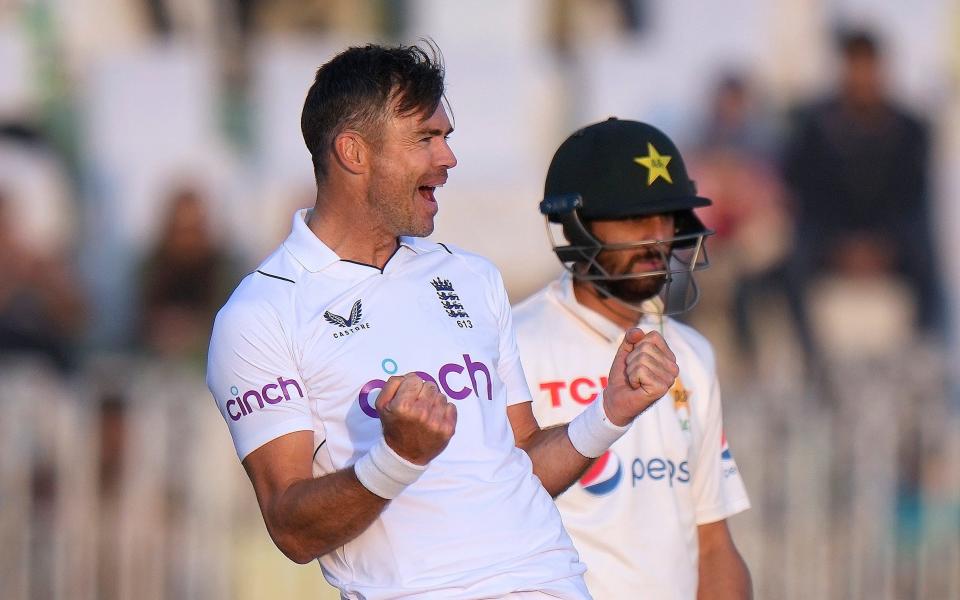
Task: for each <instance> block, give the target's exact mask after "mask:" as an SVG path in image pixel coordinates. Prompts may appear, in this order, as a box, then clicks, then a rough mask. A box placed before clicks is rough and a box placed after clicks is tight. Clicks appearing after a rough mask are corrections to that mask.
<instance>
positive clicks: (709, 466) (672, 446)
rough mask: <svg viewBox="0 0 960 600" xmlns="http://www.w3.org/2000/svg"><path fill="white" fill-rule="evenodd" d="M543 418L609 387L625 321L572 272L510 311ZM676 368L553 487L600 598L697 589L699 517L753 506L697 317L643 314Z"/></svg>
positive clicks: (545, 421)
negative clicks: (601, 449)
mask: <svg viewBox="0 0 960 600" xmlns="http://www.w3.org/2000/svg"><path fill="white" fill-rule="evenodd" d="M514 318H515V319H516V325H517V339H518V344H519V347H520V353H521V359H522V361H523V369H524V372H525V373H526V376H527V380H528V382H529V385H530V389H531V390H532V391H533V397H534V399H533V408H534V414H535V415H536V417H537V420H538V421H539V422H540V424H541V426H544V427H546V426H548V425H552V424H555V423H566V422H569V421H570V420H572V419H573V418H574V417H575V416H576V415H577V414H579V413H580V412H582V411H583V409H584V408H585V407H586V406H587V405H588V404H590V403H591V402H595V401H596V400H597V399H598V398H600V397H601V394H602V391H603V388H604V387H605V386H606V379H607V374H608V372H609V370H610V362H611V361H612V360H613V356H614V354H615V353H616V350H617V348H618V346H619V345H620V342H621V340H622V339H623V334H624V331H623V329H621V328H620V327H619V326H618V325H616V324H614V323H612V322H611V321H609V320H607V319H606V318H604V317H602V316H601V315H599V314H597V313H595V312H594V311H592V310H590V309H588V308H586V307H584V306H581V305H580V304H579V303H578V302H577V300H576V298H575V297H574V295H573V285H572V281H571V279H570V277H569V276H568V275H566V274H565V275H563V276H562V277H561V278H560V279H559V280H556V281H554V282H552V283H551V284H549V285H548V286H547V287H546V288H544V289H543V290H541V291H540V292H538V293H537V294H534V295H533V296H531V297H530V298H528V299H527V300H525V301H524V302H522V303H521V304H519V305H518V306H517V307H516V309H515V311H514ZM638 326H639V327H640V328H642V329H643V330H644V331H651V330H658V331H661V333H662V334H663V336H664V339H666V341H667V345H669V346H670V349H671V350H673V352H674V354H675V355H676V357H677V364H678V365H679V367H680V376H679V377H678V378H677V380H676V382H675V383H674V386H673V388H672V389H671V390H670V391H669V392H668V393H667V395H666V396H665V397H663V398H661V399H660V400H658V401H657V402H656V403H655V404H654V405H653V406H651V407H650V408H649V409H647V410H646V411H645V412H644V413H643V414H642V415H640V416H639V417H638V418H637V419H636V421H635V422H634V424H633V427H632V428H631V429H630V430H629V431H628V432H627V433H626V434H625V435H624V436H623V437H622V438H620V439H619V440H618V441H617V442H616V443H614V445H613V446H612V447H611V448H610V450H609V451H607V452H606V453H605V454H604V455H603V456H601V457H600V458H599V459H598V460H597V461H596V462H595V463H594V464H593V466H592V467H591V468H590V469H589V470H588V471H587V472H586V474H585V475H584V476H583V477H582V478H581V479H580V481H579V482H578V483H575V484H574V485H573V486H572V487H571V488H570V489H569V490H567V491H566V492H564V493H563V494H562V495H561V496H560V497H558V498H557V505H558V507H559V508H560V513H561V515H562V516H563V521H564V525H565V526H566V528H567V531H568V532H570V535H571V537H572V538H573V541H574V544H575V545H576V547H577V550H578V551H579V552H580V557H581V559H582V560H583V562H584V563H585V564H586V565H587V573H586V575H585V578H586V581H587V587H588V588H589V590H590V593H592V594H593V595H594V597H596V598H597V600H616V599H620V598H644V599H653V600H661V599H684V600H692V599H693V598H696V596H697V566H698V544H697V525H702V524H705V523H711V522H715V521H719V520H721V519H725V518H727V517H729V516H731V515H733V514H735V513H738V512H740V511H743V510H746V509H747V508H749V506H750V502H749V500H748V498H747V494H746V491H745V490H744V486H743V482H742V480H741V479H740V475H739V472H738V470H737V465H736V463H735V462H734V459H733V456H732V455H731V454H730V451H729V449H728V447H727V444H726V441H725V440H724V436H723V428H722V417H721V410H720V388H719V385H718V383H717V377H716V369H715V366H714V356H713V350H712V349H711V347H710V344H709V343H708V342H707V340H706V339H704V338H703V336H701V335H700V334H699V333H697V332H696V331H694V330H693V329H691V328H690V327H688V326H686V325H684V324H682V323H679V322H677V321H674V320H672V319H670V318H663V319H662V320H661V318H659V317H650V316H647V317H644V319H643V320H641V321H640V323H638Z"/></svg>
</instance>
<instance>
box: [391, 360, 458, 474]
mask: <svg viewBox="0 0 960 600" xmlns="http://www.w3.org/2000/svg"><path fill="white" fill-rule="evenodd" d="M375 406H376V409H377V412H378V413H380V423H381V424H382V425H383V437H384V439H385V440H386V441H387V444H388V445H389V446H390V447H391V448H393V451H394V452H396V453H397V454H399V455H400V456H402V457H403V458H405V459H407V460H409V461H410V462H412V463H414V464H417V465H425V464H427V463H429V462H430V461H431V460H433V459H434V458H435V457H436V456H437V455H438V454H440V453H441V452H443V449H444V448H446V447H447V444H448V443H449V442H450V438H452V437H453V432H454V431H456V428H457V407H455V406H454V405H453V404H451V403H450V402H448V401H447V397H446V396H444V395H443V394H441V393H440V390H439V389H437V386H436V384H433V383H430V382H429V381H424V380H423V379H421V378H420V376H419V375H417V374H416V373H407V374H406V375H403V376H402V377H401V376H394V377H391V378H390V379H388V380H387V384H386V385H384V386H383V389H382V390H381V391H380V395H379V396H377V400H376V402H375Z"/></svg>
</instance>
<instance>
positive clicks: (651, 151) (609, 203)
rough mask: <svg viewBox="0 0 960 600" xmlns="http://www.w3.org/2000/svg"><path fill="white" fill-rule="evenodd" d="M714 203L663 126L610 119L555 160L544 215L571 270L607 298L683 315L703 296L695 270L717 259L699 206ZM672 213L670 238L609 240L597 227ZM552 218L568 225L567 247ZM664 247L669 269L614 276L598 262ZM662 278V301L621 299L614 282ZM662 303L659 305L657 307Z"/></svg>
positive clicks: (576, 136)
mask: <svg viewBox="0 0 960 600" xmlns="http://www.w3.org/2000/svg"><path fill="white" fill-rule="evenodd" d="M710 204H711V201H710V200H709V199H707V198H703V197H701V196H698V195H697V190H696V186H695V184H694V182H693V181H692V180H691V179H690V177H689V176H688V175H687V169H686V166H685V165H684V164H683V158H682V157H681V155H680V151H679V150H678V149H677V147H676V145H675V144H674V143H673V141H671V140H670V138H669V137H667V136H666V134H664V133H663V132H662V131H660V130H659V129H657V128H656V127H653V126H651V125H648V124H646V123H640V122H638V121H627V120H620V119H617V118H610V119H608V120H606V121H602V122H600V123H595V124H593V125H589V126H587V127H584V128H583V129H580V130H579V131H576V132H575V133H573V135H571V136H570V137H568V138H567V139H566V141H564V142H563V144H561V145H560V148H558V149H557V151H556V153H555V154H554V156H553V160H552V161H551V162H550V168H549V170H548V171H547V179H546V184H545V185H544V199H543V201H542V202H540V212H541V213H543V214H544V215H545V216H546V218H547V221H548V231H549V232H550V235H551V241H552V243H553V250H554V252H556V254H557V257H558V258H559V259H560V262H561V263H562V264H563V265H564V267H565V268H566V269H567V270H568V271H569V272H570V273H571V275H572V276H573V277H574V278H575V279H577V280H580V281H587V282H589V283H590V284H591V285H593V286H594V287H596V289H597V290H598V291H599V292H600V293H602V294H603V295H604V296H606V297H609V298H614V299H616V300H618V301H620V302H621V303H623V304H625V305H627V306H628V307H629V308H631V309H634V310H638V311H641V312H647V313H649V312H656V313H659V314H679V313H682V312H684V311H687V310H689V309H690V308H692V307H693V306H694V305H695V304H696V302H697V300H698V299H699V288H698V287H697V285H696V281H695V280H694V278H693V272H694V271H697V270H700V269H703V268H706V267H707V265H708V264H709V262H708V260H707V255H706V248H705V245H704V238H706V237H707V236H709V235H711V234H712V233H713V231H711V230H709V229H707V228H706V227H704V225H703V223H702V222H701V221H700V219H699V218H698V217H697V215H696V214H694V212H693V209H695V208H699V207H703V206H709V205H710ZM658 214H672V215H673V217H674V228H675V229H674V234H673V236H672V237H670V238H668V239H663V240H637V241H636V242H631V243H627V244H605V243H604V242H603V241H602V240H600V239H598V238H597V237H595V236H594V235H593V234H592V233H591V231H590V222H591V221H597V220H619V219H633V218H638V217H646V216H652V215H658ZM549 223H557V224H560V225H561V226H562V227H563V235H564V237H565V238H566V242H567V243H566V244H563V243H559V244H558V243H557V241H556V236H554V235H553V231H552V230H551V228H550V227H549ZM640 248H645V249H647V250H650V249H653V250H656V251H657V252H658V253H659V254H660V255H661V258H662V259H663V260H662V263H663V264H664V265H665V268H664V269H663V270H658V271H647V272H640V273H620V274H616V273H610V272H608V271H607V270H606V269H604V268H603V266H601V265H600V264H599V262H598V261H597V256H598V255H600V253H601V252H604V251H631V250H632V251H636V250H637V249H640ZM643 277H657V278H659V279H660V280H661V281H662V282H663V285H662V286H661V287H660V288H659V292H656V293H655V295H656V296H657V297H659V302H646V301H644V302H636V301H635V299H634V300H626V299H624V298H621V297H618V296H617V294H616V292H615V289H616V287H617V286H616V284H615V283H614V282H617V281H622V280H626V279H636V278H643ZM651 307H654V308H651Z"/></svg>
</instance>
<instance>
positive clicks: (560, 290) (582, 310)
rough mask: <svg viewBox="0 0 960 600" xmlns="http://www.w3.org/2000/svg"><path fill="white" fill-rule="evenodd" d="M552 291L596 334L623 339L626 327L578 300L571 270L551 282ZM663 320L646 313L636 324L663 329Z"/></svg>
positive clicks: (561, 304) (647, 328) (565, 307)
mask: <svg viewBox="0 0 960 600" xmlns="http://www.w3.org/2000/svg"><path fill="white" fill-rule="evenodd" d="M550 293H551V295H552V296H553V298H554V300H556V302H557V303H558V304H559V305H560V306H561V307H562V308H563V309H564V310H566V311H567V312H569V313H570V314H571V315H572V316H573V317H575V318H576V319H577V320H578V321H580V323H581V324H582V325H584V326H585V327H586V328H588V329H590V330H592V331H593V332H594V333H595V334H597V335H599V336H600V337H603V338H605V339H606V340H607V341H608V342H610V343H617V344H619V343H620V340H622V339H623V333H624V329H623V328H622V327H620V325H618V324H617V323H614V322H613V321H611V320H610V319H608V318H606V317H605V316H603V315H601V314H600V313H598V312H596V311H594V310H592V309H590V308H587V307H586V306H584V305H582V304H580V303H579V302H577V297H576V295H575V294H574V293H573V278H572V277H571V276H570V273H569V272H565V273H563V274H562V275H561V276H560V278H559V279H557V280H555V281H554V282H553V283H552V284H551V286H550ZM663 321H664V318H663V317H658V316H656V315H653V314H644V315H641V317H640V320H639V321H638V322H637V323H636V326H638V327H641V328H642V329H643V330H644V331H649V330H651V329H662V326H663Z"/></svg>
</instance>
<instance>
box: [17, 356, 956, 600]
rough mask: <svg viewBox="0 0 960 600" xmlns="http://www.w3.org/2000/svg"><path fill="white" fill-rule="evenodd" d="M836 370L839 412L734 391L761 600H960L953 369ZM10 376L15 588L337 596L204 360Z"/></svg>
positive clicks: (732, 411) (81, 593)
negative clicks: (288, 524) (264, 489)
mask: <svg viewBox="0 0 960 600" xmlns="http://www.w3.org/2000/svg"><path fill="white" fill-rule="evenodd" d="M837 370H838V372H839V373H840V374H841V377H840V379H839V380H840V381H841V383H842V385H840V386H839V388H840V390H841V392H842V393H840V394H839V395H838V398H837V399H836V400H835V402H834V403H832V404H824V403H823V402H818V401H817V399H816V398H815V397H813V396H812V395H810V394H808V393H801V392H798V391H797V390H796V386H794V385H789V384H786V383H780V384H778V383H776V382H775V381H766V382H761V383H757V384H755V385H753V386H752V387H749V386H743V389H742V390H739V391H736V392H732V391H731V390H728V393H727V395H726V397H725V410H726V422H727V430H728V433H730V438H731V440H732V445H733V446H732V447H733V450H734V453H735V455H736V458H737V460H738V463H739V464H740V467H741V471H742V472H743V474H744V478H745V480H746V483H747V487H748V489H749V491H750V494H751V497H752V500H753V506H754V507H753V509H752V510H750V511H747V512H746V513H744V514H743V515H740V516H737V517H735V518H734V519H732V527H733V530H734V535H735V538H736V540H737V543H738V546H739V547H740V549H741V551H742V553H743V554H744V556H745V558H746V560H747V562H748V564H749V566H750V569H751V572H752V575H753V581H754V587H755V592H756V596H757V597H758V598H775V599H780V598H784V599H791V598H798V599H799V598H804V599H807V598H870V599H884V598H891V599H892V598H897V599H900V598H937V599H939V598H960V419H958V416H957V415H956V414H954V413H953V412H951V411H950V410H949V408H948V407H947V403H946V401H945V394H944V391H943V388H942V385H941V384H940V383H939V382H940V381H942V377H941V376H942V373H940V372H937V371H931V369H930V368H929V365H927V364H925V363H924V360H923V359H922V358H920V357H918V356H917V355H913V359H912V360H910V361H907V362H897V361H892V360H888V361H885V362H884V361H880V362H873V363H870V362H866V363H864V362H860V363H858V364H850V365H843V366H838V368H837ZM774 379H775V378H774ZM0 382H2V385H0V598H4V599H7V600H21V599H26V598H55V599H59V598H64V599H66V598H69V599H71V600H73V599H77V600H86V599H91V600H92V599H106V600H110V599H127V598H131V599H136V600H154V599H157V600H159V599H161V598H184V599H204V600H208V599H212V600H215V599H219V598H241V599H245V598H248V599H259V598H278V597H300V598H332V597H336V596H335V594H333V592H332V591H331V590H330V589H329V588H327V586H326V585H325V584H324V583H323V581H322V577H321V575H320V570H319V568H318V567H317V566H316V565H315V564H311V565H306V566H299V565H294V564H293V563H290V562H289V561H287V560H286V559H285V558H284V557H283V556H282V555H281V554H280V553H279V552H278V551H277V550H275V549H274V548H273V546H272V543H271V542H270V540H269V537H268V536H267V533H266V530H265V528H264V526H263V524H262V521H261V519H260V515H259V511H258V509H257V506H256V502H255V499H254V496H253V493H252V489H251V487H250V484H249V482H248V481H247V479H246V476H245V474H244V473H243V469H242V467H241V466H240V465H239V464H238V462H237V460H236V456H235V455H234V453H233V448H232V445H231V442H230V438H229V434H228V433H227V429H226V427H225V426H224V424H223V422H222V419H221V417H220V415H219V414H218V413H217V411H216V410H215V408H214V404H213V401H212V399H211V398H210V396H209V394H208V392H207V390H206V388H205V386H204V383H203V379H202V376H201V374H200V373H199V371H198V370H196V369H191V368H186V367H179V368H178V367H173V366H159V365H157V364H150V365H146V364H143V363H136V362H130V361H129V360H116V361H109V360H107V361H102V362H101V363H100V364H98V365H97V366H96V368H93V369H91V372H90V373H87V374H86V375H85V376H83V377H82V378H78V379H75V380H63V379H61V378H60V377H58V376H57V375H55V374H53V373H51V372H49V371H47V370H45V369H44V368H43V367H41V366H39V365H36V364H31V363H19V364H8V365H5V366H4V367H3V368H2V369H0Z"/></svg>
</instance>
